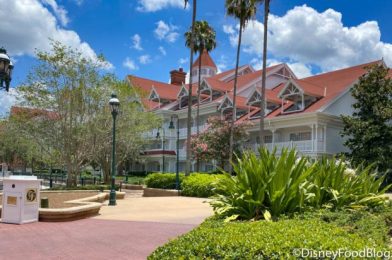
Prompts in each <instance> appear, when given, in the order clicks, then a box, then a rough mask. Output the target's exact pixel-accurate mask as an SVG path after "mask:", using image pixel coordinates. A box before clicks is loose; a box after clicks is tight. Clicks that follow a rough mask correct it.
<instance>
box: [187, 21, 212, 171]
mask: <svg viewBox="0 0 392 260" xmlns="http://www.w3.org/2000/svg"><path fill="white" fill-rule="evenodd" d="M194 35H195V36H194V38H193V39H194V43H193V52H194V53H199V80H198V87H197V112H196V129H197V130H196V133H197V135H199V118H200V113H199V111H200V109H199V108H200V84H201V82H200V81H201V73H200V71H201V59H202V54H203V52H204V51H207V52H210V51H211V50H213V49H215V47H216V32H215V30H214V29H213V28H212V27H211V26H210V25H209V24H208V22H206V21H196V22H195V34H194ZM185 39H186V46H187V47H188V48H190V46H191V39H192V31H191V30H189V31H188V32H186V33H185ZM196 171H197V172H198V171H199V161H198V162H197V164H196Z"/></svg>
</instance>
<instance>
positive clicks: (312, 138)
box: [311, 124, 314, 152]
mask: <svg viewBox="0 0 392 260" xmlns="http://www.w3.org/2000/svg"><path fill="white" fill-rule="evenodd" d="M311 139H312V151H313V152H314V124H313V125H312V137H311Z"/></svg>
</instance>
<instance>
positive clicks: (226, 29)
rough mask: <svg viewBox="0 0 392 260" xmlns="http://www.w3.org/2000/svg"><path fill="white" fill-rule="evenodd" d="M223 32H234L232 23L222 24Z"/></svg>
mask: <svg viewBox="0 0 392 260" xmlns="http://www.w3.org/2000/svg"><path fill="white" fill-rule="evenodd" d="M223 32H225V33H227V34H234V33H235V31H234V28H233V26H232V25H223Z"/></svg>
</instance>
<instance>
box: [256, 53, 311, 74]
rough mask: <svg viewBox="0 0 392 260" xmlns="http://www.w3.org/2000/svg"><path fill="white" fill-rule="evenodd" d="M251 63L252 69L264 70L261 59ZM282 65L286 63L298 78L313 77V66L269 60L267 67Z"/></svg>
mask: <svg viewBox="0 0 392 260" xmlns="http://www.w3.org/2000/svg"><path fill="white" fill-rule="evenodd" d="M250 63H251V64H252V67H253V68H254V69H256V70H261V69H263V60H262V59H261V58H253V59H252V60H251V61H250ZM282 63H286V64H287V65H288V66H289V67H290V69H291V70H292V71H293V72H294V74H295V75H296V76H297V77H298V78H305V77H309V76H312V75H313V73H312V68H311V66H310V65H307V64H303V63H301V62H287V61H279V60H275V59H270V60H267V67H270V66H274V65H278V64H282Z"/></svg>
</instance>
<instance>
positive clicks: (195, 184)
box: [181, 173, 226, 198]
mask: <svg viewBox="0 0 392 260" xmlns="http://www.w3.org/2000/svg"><path fill="white" fill-rule="evenodd" d="M224 178H226V176H225V175H222V174H221V175H213V174H203V173H193V174H191V175H190V176H187V177H185V178H184V180H183V181H182V183H181V188H182V191H181V195H183V196H190V197H200V198H208V197H211V196H213V195H215V194H216V192H217V190H216V186H217V184H216V183H217V182H219V181H221V180H222V179H224ZM222 192H224V191H219V193H222Z"/></svg>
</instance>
